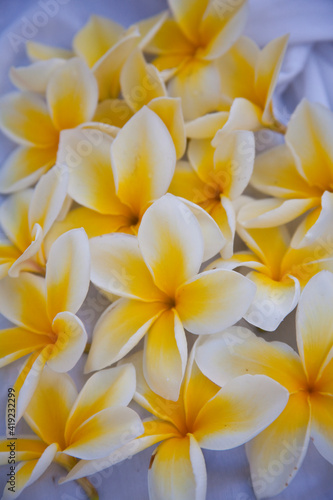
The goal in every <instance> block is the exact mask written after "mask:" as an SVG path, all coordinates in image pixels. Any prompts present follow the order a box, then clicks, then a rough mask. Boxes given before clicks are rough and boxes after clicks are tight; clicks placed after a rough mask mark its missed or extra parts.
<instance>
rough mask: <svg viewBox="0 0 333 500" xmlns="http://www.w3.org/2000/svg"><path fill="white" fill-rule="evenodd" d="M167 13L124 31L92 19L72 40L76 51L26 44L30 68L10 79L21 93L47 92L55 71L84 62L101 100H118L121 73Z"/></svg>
mask: <svg viewBox="0 0 333 500" xmlns="http://www.w3.org/2000/svg"><path fill="white" fill-rule="evenodd" d="M165 17H166V13H163V12H162V13H161V14H158V15H157V16H154V17H152V18H149V19H146V20H144V21H142V22H139V23H138V24H137V25H136V26H131V27H130V28H128V29H127V30H125V29H124V28H123V27H122V26H121V25H120V24H118V23H116V22H114V21H112V20H111V19H108V18H105V17H102V16H97V15H93V16H91V17H90V19H89V21H88V22H87V24H86V25H85V26H83V28H81V30H79V31H78V33H77V34H76V35H75V37H74V40H73V44H72V45H73V50H66V49H59V48H57V47H50V46H47V45H44V44H41V43H36V42H31V41H29V42H27V51H28V55H29V57H30V59H31V60H32V61H35V62H34V63H33V64H31V65H30V66H27V67H21V68H12V69H11V79H12V81H13V83H14V84H15V85H16V86H18V87H19V88H21V89H24V90H33V91H37V92H44V91H45V82H46V81H47V78H48V76H49V75H50V73H52V72H53V71H54V67H55V66H57V65H59V64H61V62H63V61H64V60H68V59H71V58H73V57H80V58H81V59H83V60H84V61H85V62H86V63H87V65H88V66H89V68H91V71H92V73H93V74H94V76H95V78H96V80H97V82H98V94H99V100H101V101H102V100H104V99H108V98H112V99H116V98H118V97H119V92H120V81H119V79H120V72H121V69H122V67H123V65H124V63H125V61H126V60H127V58H128V57H129V55H130V54H131V52H132V51H133V50H134V49H135V48H136V47H140V48H144V47H145V45H146V44H147V43H148V42H149V41H150V40H151V38H152V37H153V36H154V35H155V33H156V32H157V30H158V29H159V27H160V26H161V24H162V23H163V20H164V19H165Z"/></svg>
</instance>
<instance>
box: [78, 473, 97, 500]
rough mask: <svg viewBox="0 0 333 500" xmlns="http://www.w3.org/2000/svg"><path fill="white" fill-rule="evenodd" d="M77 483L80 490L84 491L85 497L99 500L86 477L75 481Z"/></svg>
mask: <svg viewBox="0 0 333 500" xmlns="http://www.w3.org/2000/svg"><path fill="white" fill-rule="evenodd" d="M76 482H77V483H79V485H80V486H81V488H82V489H83V490H84V491H85V493H86V495H87V497H88V498H89V499H90V500H99V496H98V492H97V490H96V489H95V488H94V486H93V485H92V484H91V482H90V481H89V479H88V478H87V477H82V478H81V479H77V480H76Z"/></svg>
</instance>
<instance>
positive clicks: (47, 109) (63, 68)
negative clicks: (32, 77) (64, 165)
mask: <svg viewBox="0 0 333 500" xmlns="http://www.w3.org/2000/svg"><path fill="white" fill-rule="evenodd" d="M97 101H98V87H97V82H96V79H95V77H94V75H93V74H92V72H91V71H90V69H89V68H88V66H87V65H86V64H85V63H84V61H82V60H81V59H79V58H74V59H71V60H69V61H67V62H66V63H64V64H62V65H60V67H58V68H57V69H56V70H55V71H54V72H53V73H52V75H51V77H50V79H49V81H48V84H47V91H46V102H45V100H44V99H43V98H42V97H41V96H40V95H38V94H36V93H33V92H12V93H10V94H6V95H5V96H3V97H2V98H1V99H0V129H1V131H2V132H3V133H4V134H5V135H7V136H8V137H9V138H10V139H12V140H13V141H15V142H16V143H18V144H19V145H20V147H19V148H17V149H15V150H14V152H13V153H11V154H10V155H9V157H8V158H7V160H6V161H5V163H4V165H3V166H2V168H1V171H0V192H1V193H11V192H13V191H18V190H20V189H23V188H26V187H28V186H30V185H32V184H34V183H35V182H36V181H37V180H38V179H39V178H40V177H41V175H42V174H44V173H45V172H47V170H49V169H50V168H51V167H52V166H53V165H54V164H55V161H56V156H57V151H58V142H59V133H60V131H61V130H64V129H68V128H74V127H76V126H78V125H79V124H81V123H84V122H88V121H89V120H91V119H92V118H93V116H94V113H95V110H96V106H97Z"/></svg>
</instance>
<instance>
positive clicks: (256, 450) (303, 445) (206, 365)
mask: <svg viewBox="0 0 333 500" xmlns="http://www.w3.org/2000/svg"><path fill="white" fill-rule="evenodd" d="M332 301H333V274H332V273H330V272H328V271H322V272H321V273H319V274H317V275H316V276H314V277H313V278H312V279H311V280H310V281H309V283H308V284H307V285H306V287H305V289H304V291H303V293H302V296H301V299H300V302H299V306H298V310H297V316H296V335H297V346H298V351H299V356H298V354H296V352H295V351H294V350H293V349H292V348H291V347H289V346H288V345H286V344H283V343H281V342H266V341H265V340H263V339H260V338H259V337H256V336H255V335H254V333H252V332H250V331H249V330H247V329H245V328H240V327H234V328H231V329H228V330H226V331H225V332H222V333H219V334H217V335H212V336H211V337H206V338H202V339H200V340H199V344H198V348H197V355H196V361H197V363H198V365H199V367H200V369H201V370H202V371H203V373H204V374H205V375H206V376H207V377H209V379H210V380H212V381H213V382H215V383H216V384H219V385H224V384H226V385H227V384H229V383H230V381H232V379H234V377H236V380H239V377H240V376H242V375H244V374H245V373H246V374H252V375H253V374H261V375H266V376H268V377H271V378H272V379H274V380H276V381H277V382H279V383H280V384H281V385H283V386H284V387H285V388H286V389H287V390H288V391H289V394H290V396H289V401H288V404H287V406H286V408H285V409H284V411H283V412H282V413H281V415H280V416H279V417H278V418H277V420H275V422H273V423H272V424H271V425H270V426H269V427H267V429H266V430H264V432H263V433H262V434H260V435H259V436H257V437H255V438H254V439H253V440H252V441H251V442H250V443H248V445H247V455H248V458H249V462H250V468H251V475H252V480H253V486H254V490H255V493H256V495H257V497H258V498H266V497H269V496H274V495H277V494H278V493H280V492H281V491H282V490H283V489H284V488H285V487H286V486H287V485H288V484H289V483H290V481H291V480H292V478H293V477H294V476H295V474H296V473H297V470H298V469H299V467H300V465H301V463H302V461H303V459H304V456H305V454H306V451H307V448H308V444H309V440H310V437H311V438H312V439H313V442H314V445H315V446H316V448H317V450H318V451H319V453H321V455H322V456H323V457H324V458H326V460H328V461H329V462H330V463H332V464H333V418H332V415H333V384H332V380H333V361H332V358H333V356H332V354H333V333H332V332H333V329H332V322H333V316H332Z"/></svg>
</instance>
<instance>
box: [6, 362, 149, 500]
mask: <svg viewBox="0 0 333 500" xmlns="http://www.w3.org/2000/svg"><path fill="white" fill-rule="evenodd" d="M134 391H135V370H134V367H133V365H130V364H127V365H123V366H121V367H117V368H110V369H108V370H104V371H101V372H99V373H96V374H94V375H93V376H92V377H91V378H90V379H89V380H88V381H87V382H86V384H85V385H84V386H83V388H82V389H81V391H80V393H78V392H77V389H76V387H75V384H74V382H73V380H72V379H71V377H70V376H69V375H67V374H65V373H56V372H53V371H52V370H50V369H48V368H46V369H45V370H44V371H43V374H42V375H41V377H40V379H39V382H38V385H37V388H36V391H35V394H34V397H33V399H32V400H31V402H30V404H29V406H28V407H27V409H26V411H25V414H24V418H25V420H26V422H27V423H28V425H29V426H30V427H31V429H32V430H33V431H34V432H35V434H36V435H37V436H34V435H27V436H15V450H16V460H17V461H20V462H21V463H20V464H19V465H18V466H16V474H15V475H16V487H15V493H12V492H11V491H10V490H8V488H7V486H6V489H5V490H4V494H3V496H2V499H3V500H9V499H14V498H17V497H18V496H19V495H21V493H22V491H23V490H25V488H27V487H28V486H30V485H31V484H32V483H33V482H35V481H37V480H38V479H39V477H40V476H41V475H42V474H43V473H44V472H45V471H46V469H47V468H48V467H49V465H50V464H51V463H52V462H57V463H58V464H60V465H61V466H63V467H64V468H65V469H67V470H71V468H72V467H74V466H75V464H76V463H77V462H78V459H85V460H88V459H98V458H102V457H105V456H107V455H108V454H109V453H111V452H113V451H114V450H117V449H118V448H120V447H122V446H124V445H126V443H127V442H128V441H131V440H132V439H134V438H136V437H137V436H140V435H141V434H142V433H143V432H144V428H143V425H142V422H141V420H140V418H139V416H138V415H137V414H136V413H135V412H134V411H133V410H131V409H130V408H128V407H127V405H128V404H129V402H130V401H131V399H132V398H133V395H134ZM8 443H9V440H8V439H0V464H1V465H4V464H6V463H7V460H8ZM79 463H80V461H79ZM80 484H81V486H83V487H84V489H85V490H86V492H87V493H88V495H89V493H90V494H91V493H95V495H94V496H93V495H92V496H89V498H91V500H93V499H96V498H98V496H97V493H96V491H95V490H94V488H93V487H92V485H91V484H90V483H89V481H87V480H85V481H80Z"/></svg>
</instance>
